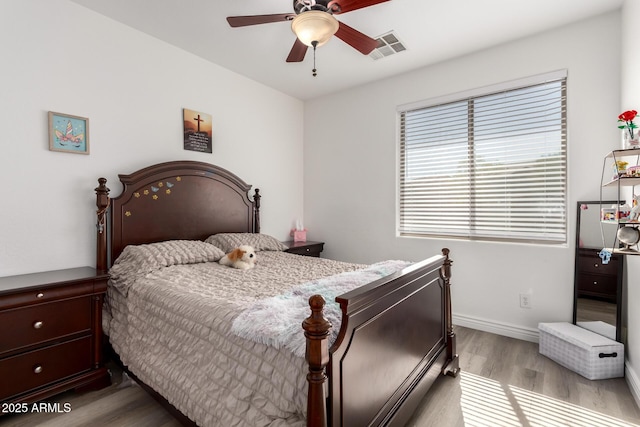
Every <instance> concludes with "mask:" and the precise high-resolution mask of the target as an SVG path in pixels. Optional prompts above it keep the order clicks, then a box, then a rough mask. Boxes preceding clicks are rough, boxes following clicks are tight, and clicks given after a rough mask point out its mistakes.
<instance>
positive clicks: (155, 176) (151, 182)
mask: <svg viewBox="0 0 640 427" xmlns="http://www.w3.org/2000/svg"><path fill="white" fill-rule="evenodd" d="M118 178H119V179H120V182H122V184H123V186H124V189H123V192H122V194H120V195H119V196H117V197H115V198H113V199H110V200H109V198H108V194H109V191H110V190H109V189H108V188H107V187H106V179H104V178H100V179H99V180H98V182H99V186H98V188H96V196H97V199H96V203H97V206H98V232H97V233H98V251H97V268H98V269H99V270H105V271H106V270H107V269H108V268H109V266H111V264H112V263H113V261H114V260H115V259H116V258H117V257H118V255H120V253H121V252H122V250H123V249H124V248H125V247H126V246H127V245H136V244H143V243H153V242H160V241H164V240H174V239H185V240H204V239H206V238H207V237H208V236H210V235H211V234H214V233H224V232H226V233H232V232H233V233H241V232H242V233H259V232H260V193H259V191H260V190H258V189H256V190H255V193H254V195H253V201H252V200H250V199H249V196H248V191H249V190H250V189H251V185H248V184H247V183H245V182H244V181H243V180H242V179H240V178H239V177H238V176H236V175H234V174H233V173H231V172H229V171H227V170H226V169H223V168H221V167H218V166H214V165H211V164H208V163H203V162H195V161H188V160H183V161H174V162H166V163H160V164H157V165H153V166H149V167H147V168H144V169H141V170H139V171H137V172H134V173H132V174H130V175H118ZM107 207H109V209H108V215H107V219H106V221H105V219H104V212H105V210H106V208H107ZM105 223H106V224H107V226H106V227H105V226H104V224H105ZM101 224H102V226H101ZM109 245H110V246H109ZM107 254H108V256H107Z"/></svg>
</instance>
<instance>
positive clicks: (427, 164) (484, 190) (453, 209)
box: [398, 77, 567, 243]
mask: <svg viewBox="0 0 640 427" xmlns="http://www.w3.org/2000/svg"><path fill="white" fill-rule="evenodd" d="M399 113H400V168H399V171H400V190H399V198H400V199H399V221H398V224H399V230H398V231H399V234H400V235H404V236H408V235H409V236H410V235H413V236H453V237H463V238H468V239H489V240H510V241H527V242H546V243H549V242H551V243H564V242H566V178H567V177H566V175H567V156H566V145H567V144H566V78H565V77H562V78H560V79H557V80H553V81H545V82H544V83H540V84H533V85H527V86H525V87H518V88H512V89H509V90H501V91H499V92H495V93H489V94H485V95H481V96H472V97H466V98H465V99H461V100H457V101H453V102H447V103H441V104H437V105H432V106H427V107H422V108H415V109H404V110H403V109H400V111H399Z"/></svg>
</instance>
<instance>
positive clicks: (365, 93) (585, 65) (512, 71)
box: [304, 12, 637, 340]
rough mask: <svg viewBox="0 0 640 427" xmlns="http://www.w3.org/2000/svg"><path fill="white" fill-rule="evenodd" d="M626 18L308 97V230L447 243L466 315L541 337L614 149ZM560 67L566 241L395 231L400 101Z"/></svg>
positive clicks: (380, 255) (459, 317)
mask: <svg viewBox="0 0 640 427" xmlns="http://www.w3.org/2000/svg"><path fill="white" fill-rule="evenodd" d="M619 27H620V15H619V13H617V12H616V13H610V14H607V15H603V16H600V17H597V18H594V19H590V20H587V21H583V22H580V23H577V24H574V25H571V26H567V27H563V28H560V29H557V30H554V31H549V32H545V33H543V34H539V35H536V36H533V37H528V38H525V39H522V40H519V41H516V42H512V43H508V44H504V45H501V46H498V47H495V48H492V49H488V50H485V51H481V52H477V53H474V54H472V55H468V56H464V57H460V58H457V59H454V60H451V61H447V62H444V63H440V64H437V65H434V66H430V67H427V68H423V69H420V70H416V71H414V72H411V73H407V74H405V75H401V76H397V77H393V78H389V79H387V80H384V81H380V82H376V83H373V84H367V85H364V86H361V87H358V88H355V89H353V90H349V91H345V92H341V93H337V94H333V95H329V96H326V97H323V98H319V99H316V100H311V101H308V102H306V103H305V123H304V141H305V142H304V177H305V200H304V214H305V221H306V226H307V228H308V229H309V237H310V238H312V239H317V240H323V241H325V242H326V245H325V248H326V252H325V253H326V255H327V256H328V257H329V258H338V259H345V260H349V261H357V262H374V261H377V260H380V259H389V258H400V259H408V260H418V259H422V258H426V257H428V256H430V255H432V254H434V253H436V252H438V251H439V250H440V248H442V247H445V246H446V247H449V248H450V249H451V256H452V259H453V260H454V265H453V274H454V276H453V279H452V283H453V287H452V296H453V311H454V315H455V319H454V320H455V321H456V323H458V324H461V325H467V326H472V327H477V328H480V329H485V330H490V331H493V332H498V333H502V334H505V335H510V336H516V337H520V338H525V339H531V340H535V339H536V337H537V324H538V322H543V321H544V322H547V321H570V320H571V316H572V307H573V263H574V242H575V231H574V230H575V214H576V212H575V206H576V201H577V200H598V198H599V190H598V189H599V186H600V170H601V165H602V157H603V155H604V154H606V153H607V152H608V151H610V150H611V149H613V148H617V147H618V138H619V133H618V130H617V128H616V125H617V123H616V117H617V115H618V114H619V111H618V110H619V105H620V86H619V80H620V67H619V64H620V51H619V49H618V48H617V46H619V42H620V28H619ZM636 39H637V37H636ZM425 42H427V41H425ZM383 60H389V61H393V60H394V57H393V56H391V57H389V58H386V59H383ZM371 66H372V67H375V66H376V64H375V63H372V64H371ZM558 69H567V70H568V94H569V95H568V127H569V139H568V145H569V169H568V170H569V176H568V185H569V203H568V209H569V211H568V228H569V230H570V232H569V236H568V243H567V245H565V246H562V247H553V246H538V245H524V244H498V243H486V242H467V241H460V240H441V239H411V238H399V237H396V227H395V226H396V189H397V184H396V182H397V179H396V170H397V162H396V151H397V127H396V106H398V105H401V104H405V103H409V102H415V101H420V100H425V99H429V98H432V97H437V96H441V95H446V94H451V93H456V92H460V91H464V90H468V89H473V88H478V87H483V86H486V85H491V84H494V83H499V82H504V81H508V80H513V79H518V78H522V77H526V76H530V75H535V74H540V73H545V72H549V71H553V70H558ZM636 76H637V73H636ZM605 196H606V194H605ZM521 292H532V302H533V308H531V309H522V308H520V306H519V294H520V293H521Z"/></svg>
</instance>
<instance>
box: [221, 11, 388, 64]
mask: <svg viewBox="0 0 640 427" xmlns="http://www.w3.org/2000/svg"><path fill="white" fill-rule="evenodd" d="M386 1H389V0H293V10H294V12H293V13H276V14H272V15H252V16H229V17H228V18H227V22H229V25H231V26H232V27H245V26H249V25H258V24H267V23H271V22H281V21H290V22H291V29H292V30H293V32H294V33H295V34H296V37H297V38H296V41H295V43H294V44H293V47H292V48H291V51H290V52H289V56H288V57H287V62H301V61H302V60H303V59H304V56H305V54H306V53H307V49H308V48H309V47H313V48H314V51H315V48H316V46H322V45H323V44H325V43H326V42H327V41H329V39H330V38H331V36H333V35H334V34H335V36H336V37H338V38H339V39H340V40H342V41H343V42H345V43H347V44H348V45H349V46H352V47H353V48H354V49H356V50H358V51H360V52H361V53H362V54H364V55H368V54H369V53H371V51H372V50H373V49H375V48H376V47H377V46H378V42H377V41H376V40H374V39H372V38H371V37H369V36H367V35H365V34H363V33H361V32H360V31H358V30H356V29H354V28H352V27H350V26H348V25H347V24H345V23H342V22H338V20H336V18H334V17H333V15H339V14H341V13H346V12H351V11H353V10H357V9H362V8H365V7H369V6H373V5H376V4H378V3H384V2H386ZM314 75H315V68H314Z"/></svg>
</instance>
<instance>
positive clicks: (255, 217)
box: [253, 188, 262, 233]
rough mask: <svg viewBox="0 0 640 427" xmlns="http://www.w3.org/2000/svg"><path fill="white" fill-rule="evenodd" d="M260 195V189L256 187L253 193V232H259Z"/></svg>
mask: <svg viewBox="0 0 640 427" xmlns="http://www.w3.org/2000/svg"><path fill="white" fill-rule="evenodd" d="M260 197H262V196H261V195H260V189H259V188H256V191H255V194H254V195H253V203H254V204H253V206H254V208H253V212H254V215H253V232H254V233H259V232H260Z"/></svg>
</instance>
